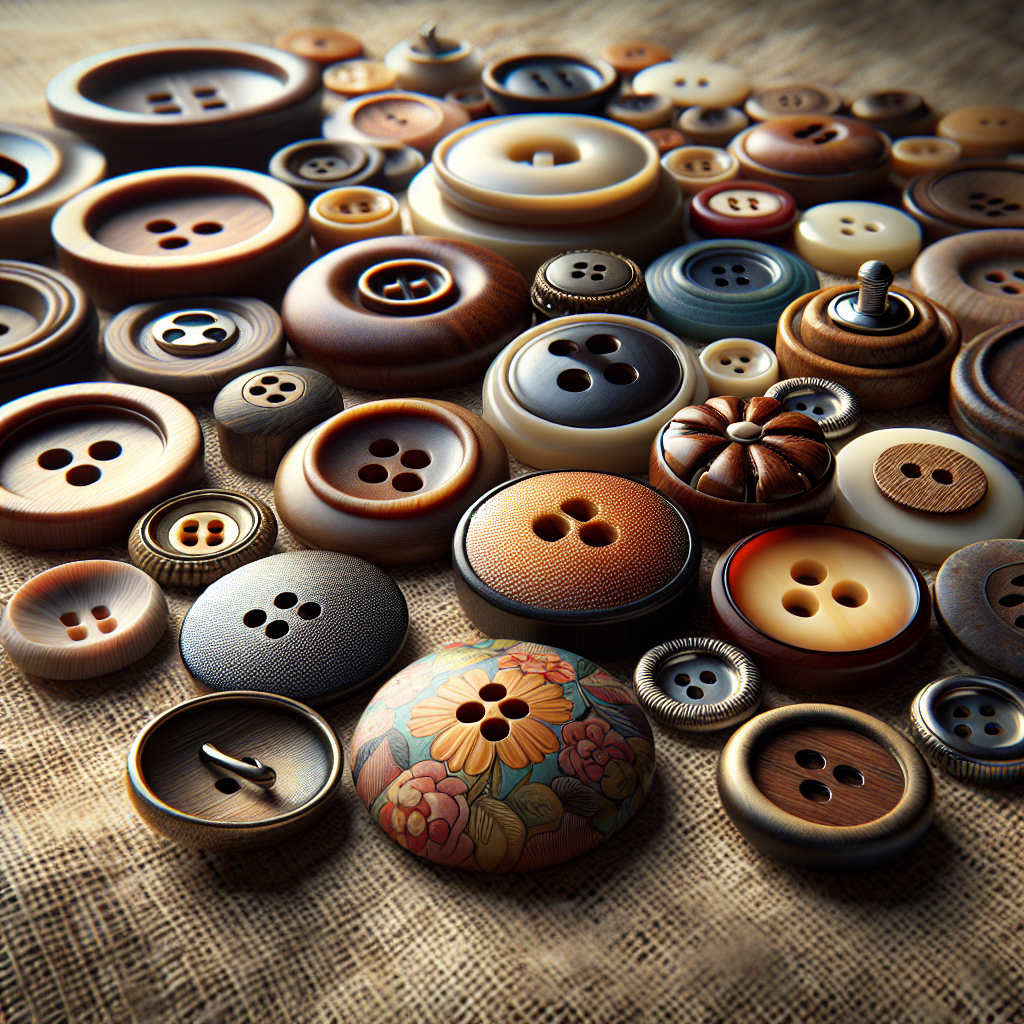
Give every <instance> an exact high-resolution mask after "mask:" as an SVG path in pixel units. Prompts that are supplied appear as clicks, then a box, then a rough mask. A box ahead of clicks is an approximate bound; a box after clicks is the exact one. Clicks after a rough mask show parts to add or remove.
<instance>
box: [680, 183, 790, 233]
mask: <svg viewBox="0 0 1024 1024" xmlns="http://www.w3.org/2000/svg"><path fill="white" fill-rule="evenodd" d="M796 218H797V209H796V203H795V202H794V201H793V197H792V196H791V195H790V194H789V193H788V192H787V191H786V190H785V189H781V188H776V187H775V186H774V185H767V184H765V183H763V182H755V181H749V182H747V181H745V182H734V181H727V182H719V183H718V184H716V185H708V186H707V188H702V189H701V190H700V191H699V192H698V193H697V194H696V195H695V196H694V197H693V202H692V203H691V204H690V227H691V228H692V229H693V230H694V231H695V232H696V233H697V234H699V235H704V236H705V237H706V238H752V239H755V240H756V241H759V242H784V241H786V240H787V239H788V238H789V236H790V234H791V232H792V230H793V225H794V224H795V223H796Z"/></svg>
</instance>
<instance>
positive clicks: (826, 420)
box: [765, 377, 860, 441]
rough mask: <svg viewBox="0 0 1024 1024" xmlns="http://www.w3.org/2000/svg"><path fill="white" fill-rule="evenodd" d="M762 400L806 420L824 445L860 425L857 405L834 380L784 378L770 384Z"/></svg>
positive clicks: (852, 396) (851, 396)
mask: <svg viewBox="0 0 1024 1024" xmlns="http://www.w3.org/2000/svg"><path fill="white" fill-rule="evenodd" d="M765 396H766V397H767V398H774V399H775V400H776V401H777V402H781V403H782V404H783V406H785V408H787V409H788V410H789V411H790V412H802V413H803V414H804V415H805V416H809V417H810V418H811V419H812V420H814V422H815V423H817V424H818V426H819V427H821V432H822V434H824V435H825V439H826V440H827V441H834V440H836V439H837V438H840V437H845V436H846V435H847V434H849V433H851V432H852V431H854V430H856V429H857V427H858V426H859V424H860V401H859V400H858V399H857V396H856V395H855V394H854V393H853V392H852V391H850V390H848V389H847V388H844V387H843V386H842V384H837V383H836V382H835V381H834V380H823V379H821V378H815V377H788V378H787V379H786V380H780V381H779V382H778V383H777V384H773V385H772V386H771V387H770V388H769V389H768V390H767V391H766V392H765Z"/></svg>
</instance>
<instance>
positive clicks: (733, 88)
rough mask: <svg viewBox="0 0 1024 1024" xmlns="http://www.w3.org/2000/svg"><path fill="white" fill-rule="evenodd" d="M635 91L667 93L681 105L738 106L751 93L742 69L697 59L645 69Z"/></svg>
mask: <svg viewBox="0 0 1024 1024" xmlns="http://www.w3.org/2000/svg"><path fill="white" fill-rule="evenodd" d="M633 91H634V92H640V93H645V92H648V93H657V94H659V95H662V96H667V97H668V98H669V99H670V100H671V101H672V102H673V103H674V104H675V105H676V106H677V107H682V108H686V107H738V106H740V104H742V103H743V101H744V100H745V99H746V98H747V95H748V94H749V93H750V85H749V83H748V82H747V76H746V75H745V74H743V72H742V71H740V70H739V68H732V67H729V66H728V65H727V64H716V63H713V62H711V61H705V60H699V59H696V58H685V59H682V60H669V61H664V62H662V63H658V64H654V65H652V66H651V67H649V68H645V69H644V70H643V71H641V72H640V73H639V74H638V75H637V76H636V77H635V78H634V79H633Z"/></svg>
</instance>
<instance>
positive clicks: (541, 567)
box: [452, 471, 701, 653]
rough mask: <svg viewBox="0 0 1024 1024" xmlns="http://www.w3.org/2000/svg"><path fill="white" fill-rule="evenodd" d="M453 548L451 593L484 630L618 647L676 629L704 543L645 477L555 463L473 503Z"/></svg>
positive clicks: (586, 646) (591, 647) (584, 646)
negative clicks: (553, 469) (551, 469)
mask: <svg viewBox="0 0 1024 1024" xmlns="http://www.w3.org/2000/svg"><path fill="white" fill-rule="evenodd" d="M452 551H453V554H452V560H453V566H454V572H455V590H456V593H457V594H458V596H459V602H460V603H461V605H462V610H463V611H464V612H465V613H466V616H467V617H468V618H469V620H470V621H471V622H472V623H473V624H474V625H476V626H477V628H479V629H480V630H481V631H482V632H484V633H486V634H488V635H489V634H491V633H496V634H498V635H500V636H508V635H509V634H510V632H511V631H512V630H513V629H514V630H515V633H516V635H517V636H520V637H523V639H524V640H526V641H529V642H531V643H549V642H550V643H555V642H558V640H557V638H566V639H567V638H569V637H571V638H572V640H573V642H574V643H575V644H576V645H577V647H578V649H579V650H582V651H583V652H584V653H589V652H594V653H598V652H602V651H604V652H606V653H612V652H618V653H621V652H622V651H623V650H624V649H627V648H628V649H630V650H632V649H635V648H638V647H640V646H641V645H644V644H648V643H650V642H653V640H654V639H655V638H660V637H662V636H664V635H665V632H666V631H668V630H671V629H673V628H676V625H675V624H677V623H678V622H679V621H680V616H681V615H684V614H685V611H686V609H687V608H688V606H689V603H690V602H691V601H692V600H693V597H694V595H695V593H696V581H697V575H698V568H699V566H700V557H701V542H700V537H699V536H698V534H697V531H696V530H695V529H694V527H693V524H692V523H691V521H690V519H689V518H688V517H687V516H686V514H685V513H684V512H682V511H680V510H679V509H678V508H677V507H676V506H675V505H674V504H672V503H671V502H670V501H669V500H668V499H667V498H665V497H663V496H662V495H661V494H659V493H658V492H657V491H656V490H654V488H653V487H650V486H648V485H647V484H643V483H639V482H638V481H636V480H631V479H629V478H628V477H620V476H613V475H611V474H609V473H588V472H581V471H570V472H557V471H556V472H549V473H535V474H533V475H531V476H526V477H520V478H519V479H518V480H512V481H510V482H509V483H506V484H503V485H501V486H500V487H497V488H495V489H494V490H493V491H491V492H490V494H487V495H485V496H484V497H483V498H481V499H479V500H478V501H477V502H476V503H475V504H474V505H471V506H470V507H469V509H468V510H467V511H466V513H465V515H464V516H463V517H462V519H461V521H460V522H459V526H458V529H457V530H456V532H455V540H454V543H453V546H452ZM670 623H672V624H673V625H669V624H670ZM641 649H642V648H641Z"/></svg>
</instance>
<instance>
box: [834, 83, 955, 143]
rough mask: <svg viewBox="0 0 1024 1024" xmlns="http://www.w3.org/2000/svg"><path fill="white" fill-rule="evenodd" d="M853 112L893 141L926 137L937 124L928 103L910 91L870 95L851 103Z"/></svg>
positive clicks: (872, 93) (885, 91) (894, 90)
mask: <svg viewBox="0 0 1024 1024" xmlns="http://www.w3.org/2000/svg"><path fill="white" fill-rule="evenodd" d="M850 113H851V114H852V115H853V116H854V117H855V118H857V119H858V120H859V121H866V122H867V123H868V124H870V125H871V126H872V127H873V128H877V129H878V130H879V131H880V132H885V134H886V135H888V136H889V138H890V139H893V140H895V139H899V138H902V137H904V136H907V135H919V136H925V135H927V134H928V133H929V131H930V130H931V127H932V125H934V123H935V115H934V114H933V113H932V111H931V108H930V107H929V106H928V104H927V103H925V101H924V100H923V99H922V98H921V97H920V96H919V95H918V94H917V93H916V92H908V91H907V90H906V89H886V90H883V91H880V92H869V93H866V94H865V95H864V96H860V97H858V98H857V99H855V100H854V101H853V103H852V104H850ZM894 155H895V147H894Z"/></svg>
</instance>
